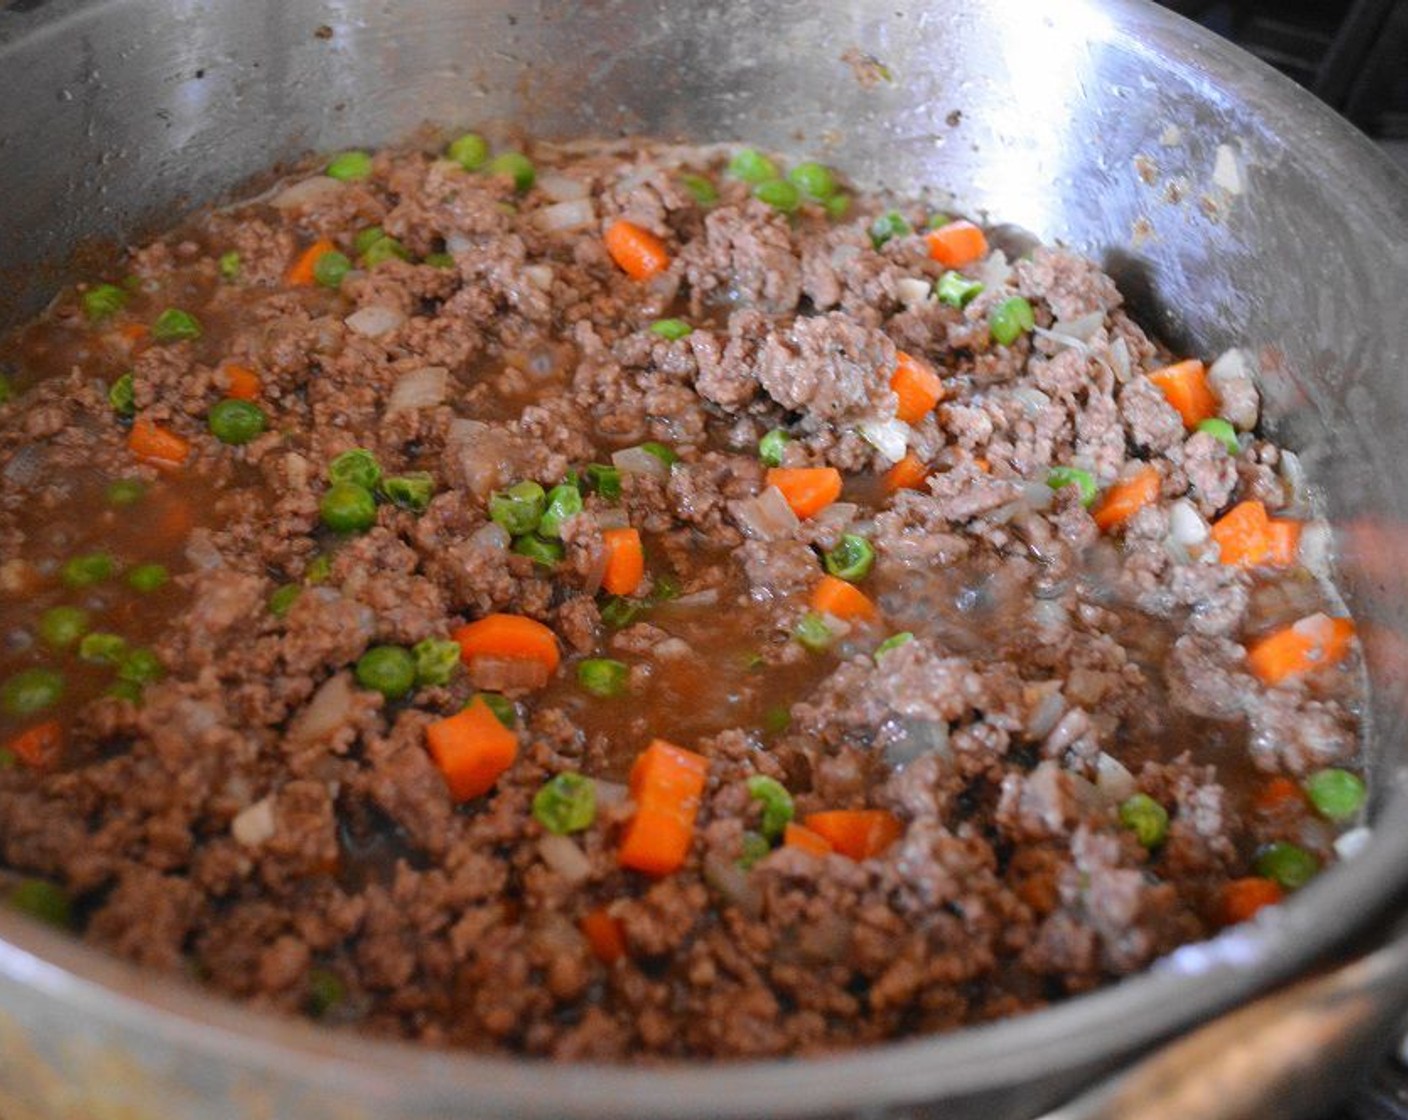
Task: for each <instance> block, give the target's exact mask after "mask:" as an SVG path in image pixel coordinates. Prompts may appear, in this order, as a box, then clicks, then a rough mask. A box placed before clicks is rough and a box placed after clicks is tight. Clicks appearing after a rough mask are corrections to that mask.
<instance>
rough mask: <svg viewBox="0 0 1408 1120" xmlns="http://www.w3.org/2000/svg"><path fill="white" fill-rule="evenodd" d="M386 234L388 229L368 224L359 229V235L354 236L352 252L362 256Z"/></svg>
mask: <svg viewBox="0 0 1408 1120" xmlns="http://www.w3.org/2000/svg"><path fill="white" fill-rule="evenodd" d="M385 236H386V231H385V230H384V229H382V228H381V227H380V226H367V228H366V229H361V230H358V231H357V235H356V236H355V237H353V238H352V252H353V254H354V255H356V256H359V257H360V256H362V255H364V254H365V253H366V251H367V250H368V249H370V248H371V247H372V246H373V245H375V244H376V243H377V242H378V241H380V240H381V239H382V238H383V237H385Z"/></svg>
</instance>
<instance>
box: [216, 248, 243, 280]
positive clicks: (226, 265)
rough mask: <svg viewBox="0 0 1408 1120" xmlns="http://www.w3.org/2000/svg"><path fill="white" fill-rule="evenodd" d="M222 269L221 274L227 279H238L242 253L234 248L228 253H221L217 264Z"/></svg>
mask: <svg viewBox="0 0 1408 1120" xmlns="http://www.w3.org/2000/svg"><path fill="white" fill-rule="evenodd" d="M216 267H217V268H219V270H220V275H221V276H223V277H224V278H225V279H226V280H238V279H239V275H240V255H239V253H238V252H236V251H235V250H234V249H231V250H230V251H229V252H227V253H221V254H220V260H219V262H218V264H217V266H216Z"/></svg>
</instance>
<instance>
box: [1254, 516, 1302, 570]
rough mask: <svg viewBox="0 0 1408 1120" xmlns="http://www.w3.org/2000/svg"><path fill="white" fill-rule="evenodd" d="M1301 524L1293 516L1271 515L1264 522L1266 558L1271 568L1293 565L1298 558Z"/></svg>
mask: <svg viewBox="0 0 1408 1120" xmlns="http://www.w3.org/2000/svg"><path fill="white" fill-rule="evenodd" d="M1301 528H1302V524H1301V522H1299V521H1297V520H1296V519H1295V518H1293V517H1272V518H1268V519H1267V522H1266V559H1265V560H1264V561H1263V563H1265V564H1268V565H1270V566H1271V567H1273V568H1290V567H1293V566H1294V565H1295V563H1296V561H1297V560H1299V559H1300V533H1301Z"/></svg>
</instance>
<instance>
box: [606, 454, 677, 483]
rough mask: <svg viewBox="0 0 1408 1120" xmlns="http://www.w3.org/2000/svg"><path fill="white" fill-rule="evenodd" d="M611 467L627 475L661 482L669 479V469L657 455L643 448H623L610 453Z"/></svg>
mask: <svg viewBox="0 0 1408 1120" xmlns="http://www.w3.org/2000/svg"><path fill="white" fill-rule="evenodd" d="M611 465H612V466H614V467H615V468H616V469H617V470H621V471H625V472H626V473H627V474H645V475H649V476H650V477H651V478H658V479H660V480H661V481H662V482H663V481H664V480H665V479H667V478H669V477H670V468H669V467H668V466H667V465H666V464H665V461H664V460H663V459H661V458H660V456H658V455H652V454H651V453H650V452H649V451H646V450H645V448H643V447H624V448H622V449H621V450H620V451H613V452H612V453H611Z"/></svg>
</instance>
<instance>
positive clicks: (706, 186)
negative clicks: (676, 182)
mask: <svg viewBox="0 0 1408 1120" xmlns="http://www.w3.org/2000/svg"><path fill="white" fill-rule="evenodd" d="M680 183H681V184H683V186H684V189H685V190H687V191H688V192H689V195H690V197H691V198H693V199H694V201H695V202H697V203H698V204H699V205H700V206H709V205H712V204H713V203H715V202H718V201H719V190H718V188H717V187H715V186H714V184H713V181H712V180H710V179H708V178H706V177H705V176H703V175H681V176H680Z"/></svg>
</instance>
